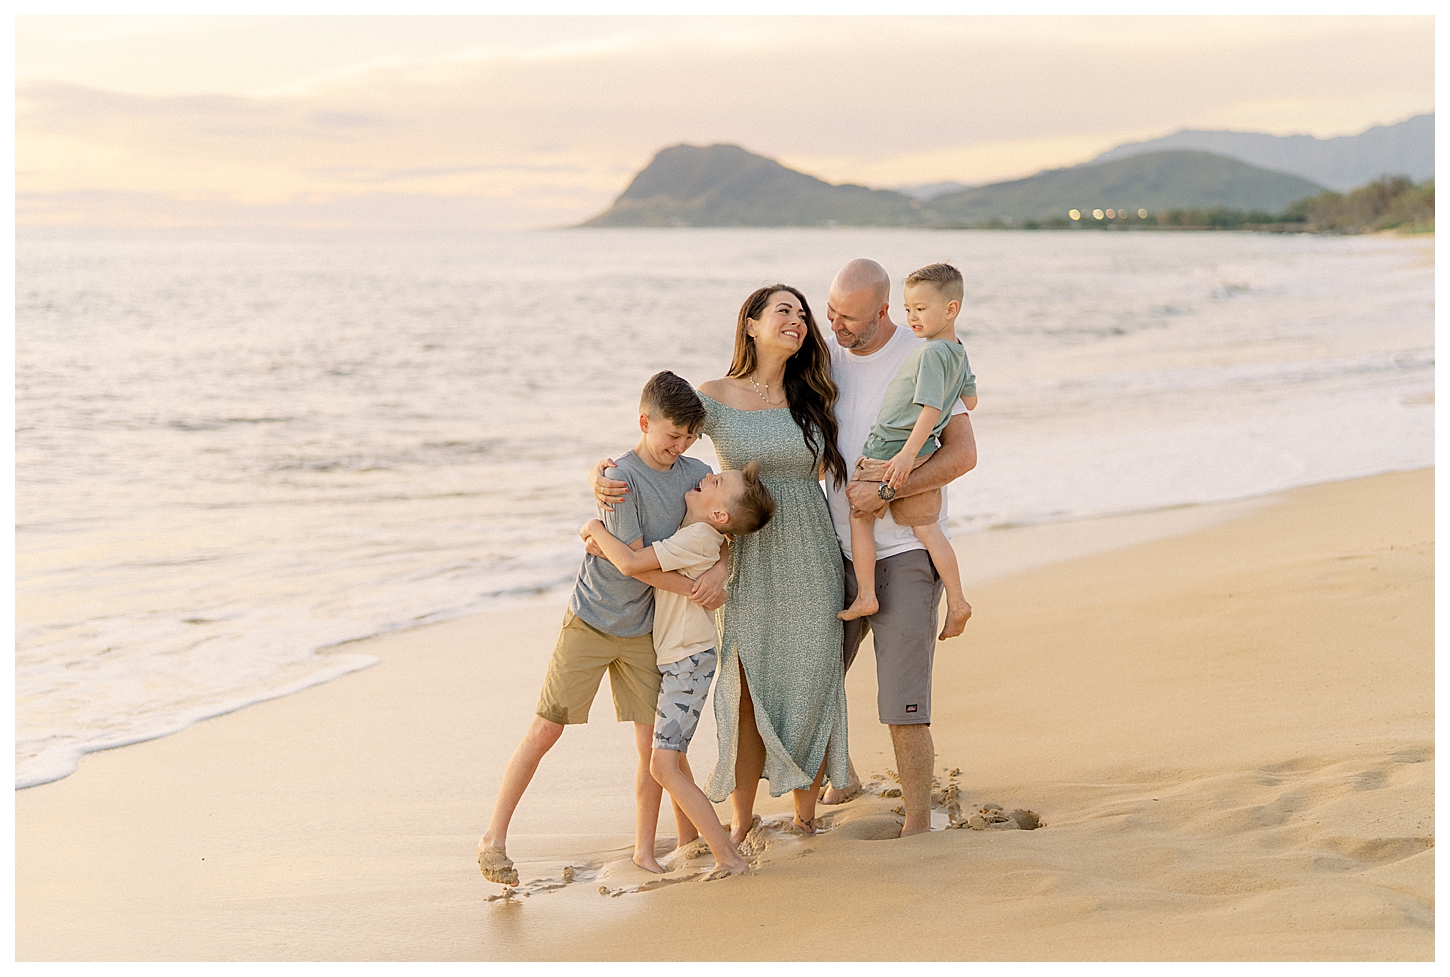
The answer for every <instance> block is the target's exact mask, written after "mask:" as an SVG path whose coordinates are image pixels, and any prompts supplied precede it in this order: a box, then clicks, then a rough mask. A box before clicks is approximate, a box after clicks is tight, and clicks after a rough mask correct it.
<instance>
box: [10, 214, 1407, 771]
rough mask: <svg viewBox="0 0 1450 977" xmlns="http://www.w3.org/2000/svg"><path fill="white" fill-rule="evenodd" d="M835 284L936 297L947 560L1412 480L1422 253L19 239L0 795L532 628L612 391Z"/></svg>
mask: <svg viewBox="0 0 1450 977" xmlns="http://www.w3.org/2000/svg"><path fill="white" fill-rule="evenodd" d="M862 255H866V256H870V257H874V258H876V259H877V260H879V261H881V262H882V263H883V264H884V265H886V267H887V268H888V269H889V270H890V271H891V272H892V274H893V276H895V277H896V278H897V279H898V281H899V279H900V278H901V277H902V276H903V275H904V274H905V273H906V272H908V271H910V270H911V269H912V268H915V267H918V266H920V265H922V264H926V263H928V262H931V261H938V260H947V261H952V262H954V263H957V264H958V265H959V266H960V267H962V268H963V270H964V271H965V273H966V276H967V281H968V284H967V296H966V302H965V310H964V312H963V314H962V316H961V317H960V318H959V320H958V325H959V335H960V336H961V338H962V340H963V342H964V343H965V344H966V347H967V350H968V353H969V355H970V357H971V361H972V365H973V368H974V370H975V372H976V374H977V377H978V384H979V388H980V392H981V404H980V406H979V408H978V409H977V410H976V411H975V412H974V414H973V424H974V427H975V429H976V433H977V440H978V448H979V464H978V467H977V469H976V470H975V471H973V472H971V473H969V474H968V475H967V476H965V477H964V478H962V479H960V480H959V481H958V482H957V483H956V484H954V485H953V486H952V488H951V491H950V497H949V498H950V502H949V511H950V513H951V516H952V526H953V528H954V531H955V532H957V533H967V532H973V531H977V530H981V529H985V528H988V527H991V526H1000V525H1008V524H1017V523H1031V522H1042V521H1050V520H1062V519H1072V518H1080V517H1085V516H1092V515H1102V514H1109V513H1117V512H1128V511H1138V510H1145V509H1153V508H1159V507H1165V506H1173V505H1182V504H1187V503H1197V502H1208V501H1215V500H1223V499H1230V498H1238V497H1243V496H1248V495H1254V494H1259V493H1263V492H1269V491H1274V490H1278V489H1283V488H1288V487H1292V486H1295V485H1302V484H1310V483H1315V482H1321V481H1327V480H1332V479H1339V478H1346V477H1352V476H1358V475H1366V474H1372V473H1377V472H1383V471H1393V470H1402V469H1409V468H1418V467H1423V466H1428V465H1431V464H1433V457H1434V444H1433V400H1434V332H1433V330H1434V325H1433V298H1434V296H1433V286H1434V282H1433V279H1434V266H1433V265H1434V251H1433V242H1432V241H1430V240H1425V239H1395V238H1384V237H1334V238H1329V237H1325V238H1319V237H1307V236H1270V235H1251V234H1231V233H1219V234H1212V233H1210V234H1189V233H1183V234H1153V233H1089V232H1078V233H1074V232H983V231H977V232H972V231H962V232H941V231H904V230H869V231H868V230H769V231H760V230H591V231H540V232H527V233H508V234H498V233H494V234H490V233H477V234H464V233H450V234H422V233H384V232H378V233H371V234H369V233H357V232H323V231H316V232H303V231H297V232H264V231H226V232H223V231H190V230H189V231H157V232H94V231H92V232H77V231H32V230H25V231H22V232H20V233H19V235H18V236H17V241H16V377H15V381H16V425H17V427H16V517H17V527H16V576H17V583H16V588H17V593H16V786H17V787H25V786H30V785H34V784H39V783H45V782H47V781H50V780H54V779H57V778H60V777H64V776H66V775H67V774H68V773H70V772H71V771H72V770H74V768H75V764H76V762H77V760H78V758H79V757H80V756H81V755H82V754H84V753H86V752H89V751H92V750H97V749H103V748H107V747H111V746H118V745H123V744H126V743H131V742H136V741H139V740H144V739H149V738H153V737H156V736H161V735H165V734H167V733H169V732H173V731H175V730H178V729H181V728H184V727H185V726H187V725H188V724H190V723H192V722H195V721H197V720H199V719H202V718H206V717H209V716H214V715H218V714H221V713H224V712H227V711H230V710H232V709H236V708H239V707H241V706H244V705H247V704H249V703H253V702H257V701H260V700H263V699H266V698H270V697H274V696H277V695H282V694H286V693H288V692H291V691H295V690H297V689H300V688H304V687H306V686H308V685H312V684H316V683H318V682H322V681H326V680H328V679H330V678H333V677H336V676H337V675H340V674H343V673H345V672H347V671H350V670H353V669H356V668H360V667H364V666H366V665H368V664H370V663H371V661H372V659H370V658H368V657H366V656H364V655H360V654H357V653H355V652H352V651H351V650H350V646H349V645H348V642H350V641H353V640H355V639H358V638H363V637H367V636H370V635H375V634H380V633H383V632H386V631H390V630H394V629H398V628H404V627H409V626H412V625H416V624H419V623H425V622H431V621H438V620H443V619H446V618H449V617H456V616H459V615H463V614H467V613H470V612H473V611H477V610H482V609H486V608H490V607H497V606H499V605H500V604H503V603H506V602H508V601H510V600H516V599H518V598H519V597H520V596H521V595H531V594H537V593H543V592H550V591H558V592H559V593H560V594H561V600H562V594H563V592H564V590H565V588H567V585H568V583H569V582H570V581H571V580H572V577H573V573H574V570H575V569H576V567H577V564H578V559H579V555H580V548H579V544H578V539H577V536H576V535H575V533H576V530H577V528H578V526H579V524H580V523H581V522H582V521H583V520H584V519H586V518H588V517H589V516H590V515H592V513H593V506H592V503H591V500H590V497H589V494H588V491H587V487H586V485H585V482H584V472H585V469H587V467H588V466H589V465H590V464H591V463H592V462H594V461H595V460H597V459H599V458H602V457H604V456H606V455H613V454H617V453H620V452H623V451H625V450H627V449H628V448H629V447H631V446H632V445H633V443H634V441H635V440H636V438H637V428H636V427H635V422H634V415H635V407H636V404H637V399H638V392H639V388H640V386H641V385H642V383H643V382H644V380H645V379H646V378H647V377H648V376H649V375H650V374H651V373H653V372H655V371H656V370H660V369H672V370H674V371H675V372H677V373H679V374H681V375H682V376H684V377H686V378H688V379H690V380H692V381H695V382H700V381H703V380H706V379H709V378H712V377H716V376H719V375H721V374H722V373H723V372H724V370H725V367H726V365H727V363H728V361H729V356H730V349H731V344H732V341H733V333H734V323H735V316H736V312H737V310H738V307H739V304H740V302H741V301H742V300H743V298H744V297H745V295H746V294H747V293H748V292H749V291H750V290H752V289H753V288H755V287H757V286H759V285H761V284H765V283H767V282H772V281H785V282H789V283H791V284H795V285H797V286H798V287H800V288H801V289H802V290H803V291H804V292H805V293H806V295H807V297H808V299H809V300H810V301H811V303H812V306H813V308H814V309H815V310H816V312H817V314H818V315H819V316H821V325H822V328H823V329H824V328H826V323H825V320H824V313H825V293H826V288H827V286H828V284H829V282H830V279H831V277H832V275H833V274H834V272H835V271H836V269H837V268H839V266H840V265H841V264H843V263H844V262H845V261H846V260H848V259H850V258H853V257H858V256H862ZM899 300H900V290H899V284H898V287H897V290H896V291H895V292H894V293H893V303H895V304H898V305H899ZM692 453H693V454H697V455H699V456H701V457H703V458H705V459H706V460H710V461H713V460H714V459H713V454H712V453H711V451H710V447H709V443H708V441H706V442H702V443H701V444H700V445H698V446H697V447H696V448H695V449H694V450H693V451H692Z"/></svg>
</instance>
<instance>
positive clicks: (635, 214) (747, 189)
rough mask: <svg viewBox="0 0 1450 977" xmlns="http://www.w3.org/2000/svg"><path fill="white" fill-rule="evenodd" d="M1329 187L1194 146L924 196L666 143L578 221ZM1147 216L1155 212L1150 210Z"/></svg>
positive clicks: (653, 223) (1040, 210)
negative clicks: (615, 195)
mask: <svg viewBox="0 0 1450 977" xmlns="http://www.w3.org/2000/svg"><path fill="white" fill-rule="evenodd" d="M1323 189H1324V188H1323V187H1321V186H1319V185H1318V184H1316V183H1312V182H1310V181H1309V180H1305V179H1303V178H1301V177H1297V176H1291V175H1290V174H1287V173H1276V172H1273V171H1272V170H1264V169H1260V168H1258V167H1256V166H1250V165H1249V164H1247V163H1241V162H1239V161H1237V160H1232V159H1228V158H1227V157H1224V156H1215V155H1214V154H1212V153H1205V152H1200V151H1197V150H1174V151H1170V152H1161V153H1150V154H1146V155H1142V156H1134V157H1131V158H1129V159H1120V160H1112V161H1109V162H1105V163H1093V164H1086V165H1083V166H1074V167H1069V168H1066V169H1060V170H1049V171H1047V172H1044V173H1039V174H1037V175H1036V176H1030V177H1027V178H1026V179H1022V180H1012V181H1010V182H1007V183H995V184H992V185H990V186H984V187H973V188H969V189H965V190H962V191H960V192H957V193H951V194H947V195H945V196H941V197H936V198H933V199H932V200H930V201H928V202H922V201H920V200H916V199H914V198H912V197H908V196H906V195H904V194H900V193H896V192H894V191H891V190H872V189H870V188H868V187H862V186H856V185H855V184H850V183H847V184H840V185H836V184H831V183H827V182H825V181H824V180H819V179H817V178H816V177H813V176H809V175H807V174H805V173H799V172H797V171H795V170H792V169H789V168H788V167H785V166H782V165H781V164H780V163H777V162H776V161H775V160H773V159H767V158H766V157H764V156H757V155H755V154H754V153H750V152H747V151H745V150H744V149H741V148H740V147H739V146H726V145H716V146H685V145H681V146H671V147H669V148H668V149H662V150H660V151H659V152H658V153H657V154H655V157H654V159H652V160H650V163H649V165H648V166H646V167H645V168H644V169H643V170H641V171H640V172H639V173H638V174H636V175H635V177H634V179H633V180H632V181H630V184H629V186H628V187H627V188H626V189H625V191H624V193H622V194H620V196H619V199H617V200H615V202H614V204H613V205H612V206H611V207H610V208H609V209H608V210H606V211H605V212H604V213H602V214H599V215H598V216H596V217H594V218H592V219H591V220H588V221H586V222H585V223H584V224H583V225H582V226H584V227H820V226H829V225H840V226H843V227H983V226H998V227H1000V226H1023V225H1024V224H1025V225H1027V226H1034V225H1037V224H1042V223H1048V222H1051V223H1052V224H1056V225H1065V224H1066V223H1067V220H1068V212H1069V211H1070V210H1073V209H1076V210H1078V211H1081V213H1082V214H1083V215H1089V214H1091V213H1092V211H1093V210H1094V209H1095V208H1101V209H1102V210H1107V209H1108V208H1113V209H1114V210H1119V211H1124V212H1125V216H1126V215H1127V214H1129V213H1131V214H1134V215H1136V213H1137V211H1138V210H1139V209H1140V208H1141V209H1144V210H1147V211H1150V212H1152V213H1153V214H1157V213H1159V212H1166V211H1171V210H1176V211H1179V212H1196V211H1222V212H1233V213H1243V212H1260V213H1264V214H1278V213H1282V212H1283V211H1284V209H1285V208H1286V207H1288V206H1289V205H1290V204H1292V203H1294V202H1295V201H1299V200H1304V199H1305V198H1307V197H1312V196H1314V195H1316V194H1318V193H1320V192H1321V191H1322V190H1323ZM1149 221H1150V222H1155V221H1154V218H1153V217H1150V218H1149Z"/></svg>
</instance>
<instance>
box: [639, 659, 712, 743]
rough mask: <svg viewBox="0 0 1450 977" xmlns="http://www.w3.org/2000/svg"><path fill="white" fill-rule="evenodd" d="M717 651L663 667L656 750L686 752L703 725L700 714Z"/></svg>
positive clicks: (656, 713) (657, 710)
mask: <svg viewBox="0 0 1450 977" xmlns="http://www.w3.org/2000/svg"><path fill="white" fill-rule="evenodd" d="M715 661H716V655H715V649H714V648H710V649H707V650H705V651H701V652H697V653H695V654H693V655H691V656H690V657H689V658H682V659H680V660H679V661H677V662H671V663H670V664H668V665H661V666H660V699H659V705H658V706H656V707H655V741H654V748H655V749H656V750H674V751H675V752H676V753H684V752H685V751H686V750H688V749H689V748H690V740H692V739H694V737H695V727H696V726H698V725H700V711H701V710H702V709H704V708H705V699H706V698H707V697H708V696H709V695H710V683H711V682H712V681H713V680H714V678H715Z"/></svg>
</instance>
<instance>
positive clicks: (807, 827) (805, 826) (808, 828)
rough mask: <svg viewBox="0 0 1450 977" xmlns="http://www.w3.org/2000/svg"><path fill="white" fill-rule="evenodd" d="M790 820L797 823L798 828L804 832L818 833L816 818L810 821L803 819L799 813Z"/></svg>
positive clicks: (809, 833) (794, 823)
mask: <svg viewBox="0 0 1450 977" xmlns="http://www.w3.org/2000/svg"><path fill="white" fill-rule="evenodd" d="M790 821H791V824H793V825H795V826H796V829H797V830H799V831H800V832H801V833H802V834H808V835H813V834H815V833H816V819H815V818H811V819H810V820H809V821H805V820H802V819H801V816H800V815H799V814H797V815H795V816H794V817H792V818H791V819H790Z"/></svg>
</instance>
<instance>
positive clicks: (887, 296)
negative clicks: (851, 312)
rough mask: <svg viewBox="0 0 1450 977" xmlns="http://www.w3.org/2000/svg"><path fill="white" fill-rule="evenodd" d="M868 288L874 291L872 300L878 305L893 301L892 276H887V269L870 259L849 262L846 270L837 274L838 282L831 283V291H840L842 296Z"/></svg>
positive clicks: (843, 269) (857, 259)
mask: <svg viewBox="0 0 1450 977" xmlns="http://www.w3.org/2000/svg"><path fill="white" fill-rule="evenodd" d="M866 288H869V289H872V290H873V295H872V298H873V299H874V300H875V303H876V304H877V305H882V304H884V303H886V302H890V301H891V276H890V275H888V274H886V269H885V268H882V267H881V266H880V265H879V264H877V263H876V262H874V261H872V260H871V259H870V258H856V259H853V260H851V261H848V262H847V263H846V266H845V267H844V268H842V269H841V270H840V271H838V272H836V280H835V281H833V282H832V283H831V291H833V292H835V291H838V290H839V291H840V293H841V294H842V295H849V294H851V293H852V292H859V291H861V290H862V289H866Z"/></svg>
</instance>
